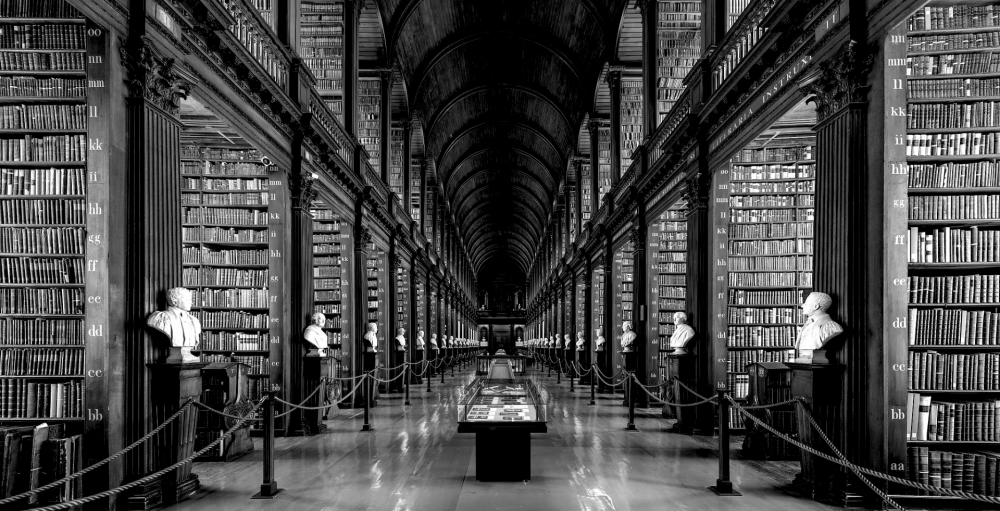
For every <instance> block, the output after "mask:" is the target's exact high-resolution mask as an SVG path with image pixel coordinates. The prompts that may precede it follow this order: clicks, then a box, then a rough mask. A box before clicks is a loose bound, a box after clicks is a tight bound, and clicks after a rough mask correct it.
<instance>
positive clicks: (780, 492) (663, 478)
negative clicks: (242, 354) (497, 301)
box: [171, 370, 833, 511]
mask: <svg viewBox="0 0 1000 511" xmlns="http://www.w3.org/2000/svg"><path fill="white" fill-rule="evenodd" d="M529 376H531V377H533V378H534V379H535V381H536V383H537V384H539V387H540V388H541V390H542V393H543V398H544V399H545V401H546V403H547V406H548V430H549V431H548V433H547V434H537V435H532V461H531V463H532V473H533V475H532V478H531V480H530V481H528V482H517V483H480V482H477V481H476V474H475V437H474V435H472V434H458V433H456V405H457V403H458V400H459V397H460V393H461V388H462V386H463V385H464V384H466V383H468V382H469V381H471V380H472V379H473V378H474V376H473V375H472V374H471V373H470V372H469V371H465V372H459V373H456V376H455V377H452V376H450V373H449V376H447V377H446V379H445V380H446V383H445V384H444V385H442V384H441V383H440V380H437V379H436V380H435V381H434V383H433V386H432V389H433V390H432V391H431V392H429V393H428V392H426V387H423V388H420V389H417V388H415V387H414V388H412V389H411V402H412V404H411V405H410V406H406V407H404V406H403V405H402V403H403V400H402V399H401V398H395V397H393V398H389V399H380V401H379V406H378V407H376V408H375V409H373V421H372V422H373V425H374V427H375V431H374V432H370V433H362V432H360V431H359V430H360V429H361V424H362V419H361V414H360V411H359V410H340V411H339V412H338V413H337V414H336V415H335V416H333V417H331V419H330V420H329V421H327V424H328V426H329V429H328V430H327V431H326V432H324V433H323V434H320V435H317V436H314V437H309V438H288V439H278V451H277V454H276V465H275V468H276V474H277V476H276V479H277V481H278V483H279V486H280V487H281V488H283V489H284V491H283V492H282V493H281V494H279V495H278V496H277V498H275V499H274V500H250V496H251V495H252V494H254V493H255V492H257V490H258V489H259V487H260V482H261V465H260V459H261V456H260V452H259V451H258V452H255V453H253V454H252V455H247V456H245V457H244V458H241V459H240V460H237V461H234V462H230V463H199V464H196V465H195V472H196V473H197V474H199V475H200V477H201V481H202V484H203V487H204V490H203V491H202V492H201V493H199V494H197V495H196V496H194V497H192V498H191V499H190V500H188V501H185V502H182V503H180V504H178V505H176V506H174V507H172V508H171V509H178V510H213V511H215V510H240V511H253V510H273V511H293V510H295V511H297V510H316V511H338V510H379V511H381V510H386V511H390V510H391V511H402V510H428V511H446V510H449V511H450V510H471V511H486V510H515V509H525V510H552V511H562V510H570V509H579V510H585V511H598V510H600V511H610V510H621V511H625V510H647V509H648V510H654V509H655V510H678V511H680V510H729V509H732V510H737V509H739V510H745V509H751V510H760V511H763V510H793V509H794V510H812V509H833V508H829V507H827V506H823V505H820V504H817V503H815V502H812V501H809V500H805V499H801V498H798V497H796V496H794V494H793V493H791V492H789V491H787V488H788V487H789V483H790V482H791V481H790V478H784V477H781V476H778V477H775V475H774V472H773V471H768V470H761V469H760V467H759V466H758V467H755V466H754V465H753V464H747V463H744V462H740V461H734V462H733V464H732V469H731V470H732V480H733V482H734V484H735V485H736V487H737V488H738V489H739V490H740V491H741V492H742V493H743V496H742V497H719V496H716V495H715V494H714V493H712V492H711V491H709V490H708V489H706V487H707V486H709V485H711V484H714V482H715V479H716V477H717V475H718V458H717V457H716V456H715V451H714V449H713V448H712V444H711V443H710V441H708V440H706V439H699V438H695V437H689V436H683V435H677V434H671V433H665V432H664V431H663V430H664V429H665V427H666V423H665V422H664V421H663V420H662V419H660V418H658V417H656V416H655V415H654V414H652V413H650V414H646V417H640V418H638V419H637V421H636V423H637V426H638V428H639V430H640V431H639V432H626V431H624V430H623V427H624V425H625V423H626V413H627V409H626V408H624V407H622V406H621V405H620V404H617V403H620V398H619V399H612V398H611V397H607V398H603V399H602V398H599V399H598V406H588V404H587V403H588V402H589V392H588V391H587V389H579V388H578V389H577V391H576V392H575V393H570V392H569V384H568V383H567V381H566V380H565V379H563V380H562V383H561V384H556V377H555V376H554V375H553V376H552V377H548V376H546V375H545V374H544V373H541V372H538V371H535V370H529ZM383 397H384V396H383Z"/></svg>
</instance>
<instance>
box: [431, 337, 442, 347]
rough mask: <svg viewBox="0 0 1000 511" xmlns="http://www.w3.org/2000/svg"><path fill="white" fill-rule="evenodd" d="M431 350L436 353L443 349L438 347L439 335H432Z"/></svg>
mask: <svg viewBox="0 0 1000 511" xmlns="http://www.w3.org/2000/svg"><path fill="white" fill-rule="evenodd" d="M431 349H432V350H434V351H437V350H439V349H441V347H440V346H438V334H431Z"/></svg>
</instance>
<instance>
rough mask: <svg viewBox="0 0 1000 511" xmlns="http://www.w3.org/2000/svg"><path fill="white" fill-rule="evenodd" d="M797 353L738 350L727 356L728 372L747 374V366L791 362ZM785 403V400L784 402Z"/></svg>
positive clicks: (788, 351) (789, 351)
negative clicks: (760, 363)
mask: <svg viewBox="0 0 1000 511" xmlns="http://www.w3.org/2000/svg"><path fill="white" fill-rule="evenodd" d="M794 358H795V352H794V351H791V350H736V351H730V352H729V353H728V354H727V355H726V370H727V371H728V372H730V373H745V372H747V366H748V365H750V364H753V363H758V362H791V361H792V360H793V359H794ZM782 401H783V400H782Z"/></svg>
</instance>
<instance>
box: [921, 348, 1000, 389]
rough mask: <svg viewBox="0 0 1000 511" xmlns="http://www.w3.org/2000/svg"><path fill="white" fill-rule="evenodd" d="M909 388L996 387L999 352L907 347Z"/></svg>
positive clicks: (998, 386) (999, 371) (999, 376)
mask: <svg viewBox="0 0 1000 511" xmlns="http://www.w3.org/2000/svg"><path fill="white" fill-rule="evenodd" d="M907 362H908V363H909V384H910V387H909V388H910V390H1000V353H983V352H979V353H938V352H935V351H912V350H911V351H910V352H909V354H908V355H907Z"/></svg>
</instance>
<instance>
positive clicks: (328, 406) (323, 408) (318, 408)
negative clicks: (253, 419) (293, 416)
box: [274, 373, 368, 418]
mask: <svg viewBox="0 0 1000 511" xmlns="http://www.w3.org/2000/svg"><path fill="white" fill-rule="evenodd" d="M364 376H368V374H367V373H365V375H364ZM362 382H364V379H363V378H362V380H361V381H359V382H358V384H357V385H355V386H354V388H353V389H351V391H350V392H348V393H347V395H346V396H344V397H342V398H340V399H338V400H337V401H336V402H335V403H330V404H326V403H324V404H322V405H319V406H307V405H305V404H300V405H293V404H291V403H289V402H287V401H285V400H284V399H281V398H279V397H276V398H274V400H275V401H277V402H279V403H281V404H283V405H286V406H291V407H292V408H293V409H299V410H325V409H327V408H330V407H332V406H334V405H335V404H337V403H342V402H344V401H345V400H347V398H349V397H351V396H352V395H354V391H355V390H357V389H358V387H360V386H361V383H362ZM306 401H308V399H307V400H306ZM285 413H289V412H285ZM275 417H276V418H277V417H281V415H275Z"/></svg>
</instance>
